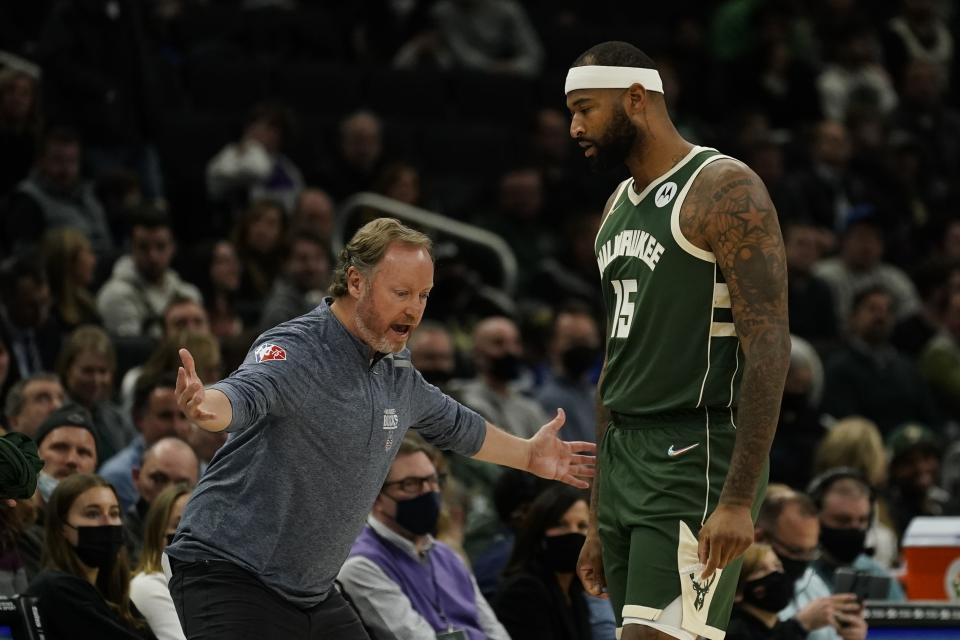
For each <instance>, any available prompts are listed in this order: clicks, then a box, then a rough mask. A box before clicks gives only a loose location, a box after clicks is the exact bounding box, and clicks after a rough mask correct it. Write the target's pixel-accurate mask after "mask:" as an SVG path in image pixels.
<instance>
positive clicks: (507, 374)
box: [490, 353, 520, 382]
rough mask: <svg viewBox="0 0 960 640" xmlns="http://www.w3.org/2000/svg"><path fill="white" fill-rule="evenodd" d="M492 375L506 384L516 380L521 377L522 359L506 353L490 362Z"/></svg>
mask: <svg viewBox="0 0 960 640" xmlns="http://www.w3.org/2000/svg"><path fill="white" fill-rule="evenodd" d="M490 375H492V376H493V377H494V378H496V379H497V380H503V381H505V382H509V381H510V380H516V379H517V377H518V376H519V375H520V358H518V357H517V356H515V355H514V354H512V353H505V354H503V355H502V356H500V357H499V358H494V359H492V360H491V361H490Z"/></svg>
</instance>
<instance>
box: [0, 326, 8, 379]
mask: <svg viewBox="0 0 960 640" xmlns="http://www.w3.org/2000/svg"><path fill="white" fill-rule="evenodd" d="M3 333H4V332H2V331H0V393H5V392H6V389H7V386H8V385H7V382H8V381H11V378H10V351H9V349H8V348H7V343H6V342H5V338H4V335H3Z"/></svg>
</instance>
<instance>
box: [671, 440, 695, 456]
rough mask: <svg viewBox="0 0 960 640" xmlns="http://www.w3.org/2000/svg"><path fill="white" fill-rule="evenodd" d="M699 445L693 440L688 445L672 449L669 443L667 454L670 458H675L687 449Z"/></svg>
mask: <svg viewBox="0 0 960 640" xmlns="http://www.w3.org/2000/svg"><path fill="white" fill-rule="evenodd" d="M699 446H700V443H699V442H694V443H693V444H692V445H690V446H689V447H684V448H683V449H674V448H673V445H670V448H669V449H667V455H668V456H670V457H671V458H676V457H677V456H679V455H683V454H684V453H686V452H687V451H690V450H691V449H696V448H697V447H699Z"/></svg>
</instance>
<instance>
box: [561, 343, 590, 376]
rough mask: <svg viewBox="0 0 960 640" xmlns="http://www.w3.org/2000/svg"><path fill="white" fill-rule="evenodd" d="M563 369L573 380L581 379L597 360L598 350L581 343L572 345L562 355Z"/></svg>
mask: <svg viewBox="0 0 960 640" xmlns="http://www.w3.org/2000/svg"><path fill="white" fill-rule="evenodd" d="M560 359H561V361H562V362H563V369H564V371H566V372H567V376H569V377H570V379H571V380H579V379H580V378H581V377H582V376H583V375H584V374H585V373H586V372H587V371H589V370H590V367H592V366H593V364H594V363H595V362H596V361H597V350H596V349H594V348H593V347H591V346H589V345H586V344H581V345H576V346H573V347H570V348H569V349H567V350H566V351H564V352H563V353H562V354H561V355H560Z"/></svg>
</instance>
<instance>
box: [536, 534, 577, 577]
mask: <svg viewBox="0 0 960 640" xmlns="http://www.w3.org/2000/svg"><path fill="white" fill-rule="evenodd" d="M586 539H587V537H586V536H585V535H583V534H582V533H565V534H563V535H562V536H544V538H543V559H544V562H545V563H546V565H547V568H548V569H550V570H551V571H553V572H554V573H573V572H574V571H576V570H577V560H578V559H579V558H580V549H581V548H583V543H584V541H585V540H586Z"/></svg>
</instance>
